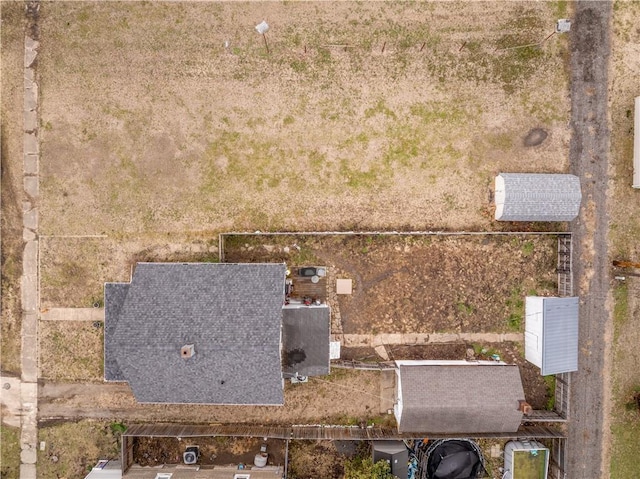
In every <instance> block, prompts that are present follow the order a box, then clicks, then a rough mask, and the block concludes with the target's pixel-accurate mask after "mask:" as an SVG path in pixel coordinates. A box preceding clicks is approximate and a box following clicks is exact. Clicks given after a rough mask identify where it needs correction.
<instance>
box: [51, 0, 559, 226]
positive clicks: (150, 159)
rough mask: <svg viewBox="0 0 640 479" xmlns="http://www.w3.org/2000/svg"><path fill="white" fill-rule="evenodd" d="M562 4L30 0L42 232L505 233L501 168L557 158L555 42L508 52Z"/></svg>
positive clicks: (547, 28)
mask: <svg viewBox="0 0 640 479" xmlns="http://www.w3.org/2000/svg"><path fill="white" fill-rule="evenodd" d="M487 5H490V6H489V7H487ZM557 5H558V4H557V3H555V2H493V3H491V4H486V3H478V2H465V1H461V2H417V3H407V2H316V3H308V2H305V3H297V2H284V3H273V2H262V3H255V2H254V3H251V4H242V3H224V2H205V3H190V2H176V3H155V2H146V3H145V2H129V3H126V4H123V5H117V6H115V5H114V4H110V3H99V4H96V3H93V2H64V3H63V2H52V3H48V4H46V5H43V7H42V8H41V13H40V28H41V42H42V46H41V53H40V56H39V60H38V62H39V63H38V68H39V74H40V78H41V89H42V92H43V95H42V101H41V114H42V128H41V138H42V148H41V150H42V161H41V175H40V178H41V185H40V187H41V200H42V201H41V210H40V228H41V230H42V232H43V233H44V234H86V233H89V234H95V233H108V234H110V235H111V234H115V235H118V234H123V233H128V234H144V233H150V232H151V233H158V232H159V233H165V232H183V231H203V230H215V231H220V230H230V229H237V230H252V231H253V230H256V229H260V230H283V229H288V230H333V229H343V230H344V229H360V230H362V229H379V228H384V229H396V228H398V227H400V226H402V227H406V228H411V229H428V228H446V229H463V228H464V229H484V228H500V227H502V226H501V225H498V224H496V223H495V222H493V221H492V219H491V211H490V201H489V190H490V185H491V182H492V180H493V177H494V176H495V174H496V173H497V172H499V171H503V170H507V171H522V170H527V171H541V172H542V171H544V172H562V171H565V170H566V168H567V166H568V164H567V155H566V150H567V146H568V140H569V130H568V127H567V121H568V118H569V102H568V88H567V78H568V77H567V74H566V58H567V55H568V48H567V38H566V37H564V36H554V37H552V38H551V39H550V40H549V41H547V42H546V43H544V44H543V45H542V46H541V47H527V48H519V49H514V48H512V47H515V46H521V45H524V44H530V43H534V42H539V41H541V40H542V39H543V38H545V37H546V36H547V35H548V34H549V33H551V32H552V31H553V29H554V26H555V21H556V19H557V15H558V6H557ZM263 19H266V20H267V21H268V23H269V25H270V27H271V28H270V30H269V33H268V35H267V39H268V41H269V45H270V53H267V52H266V50H265V48H264V44H263V39H262V38H260V36H259V35H258V34H257V33H256V32H255V29H254V26H255V25H256V24H257V23H259V22H260V21H261V20H263ZM460 19H464V21H460ZM225 41H228V42H229V47H228V48H225V47H224V45H225ZM131 78H135V79H136V81H135V82H132V81H131ZM535 127H539V128H543V129H545V130H546V131H547V132H548V133H549V136H548V138H547V140H546V141H545V143H543V144H542V145H540V146H539V147H535V148H527V147H525V146H524V145H523V143H522V140H523V138H524V136H526V134H527V133H528V132H529V130H530V129H532V128H535Z"/></svg>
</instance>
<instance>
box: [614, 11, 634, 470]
mask: <svg viewBox="0 0 640 479" xmlns="http://www.w3.org/2000/svg"><path fill="white" fill-rule="evenodd" d="M639 15H640V4H638V3H637V2H624V1H616V2H615V3H614V8H613V52H612V59H613V62H612V72H611V74H610V75H609V78H611V84H612V88H611V92H612V102H611V109H610V114H611V123H612V125H611V147H612V154H611V157H610V158H611V167H610V175H611V179H612V181H610V184H611V185H612V195H613V196H612V199H611V202H612V207H611V208H610V217H611V231H610V245H611V248H610V249H611V256H612V258H611V259H613V260H624V261H631V262H640V242H639V241H638V238H640V200H639V196H638V195H639V194H640V193H639V192H638V191H636V190H633V189H632V188H631V184H632V174H633V161H632V159H633V135H634V132H633V121H634V112H633V108H634V97H635V96H637V95H638V84H637V76H638V75H637V74H638V71H640V56H639V55H638V51H637V45H638V44H639V43H640V31H638V29H637V25H636V23H637V22H636V20H637V18H638V16H639ZM635 134H636V135H637V134H639V132H637V131H636V132H635ZM633 272H636V273H637V272H638V271H637V270H635V271H633V270H614V271H613V272H612V273H613V274H615V275H619V276H625V273H633ZM613 299H614V301H615V304H614V308H613V316H614V317H613V325H614V334H613V357H612V359H613V360H612V361H611V364H612V367H613V371H611V391H612V401H611V406H612V410H611V433H612V435H613V445H612V448H611V454H610V457H611V469H610V473H611V476H610V477H611V478H612V479H623V478H628V477H635V476H637V475H638V460H637V458H638V456H639V455H640V441H638V438H639V437H640V414H639V413H638V411H637V408H635V406H634V405H633V404H631V403H632V402H633V392H634V390H635V389H636V388H637V387H639V386H640V370H638V364H640V353H639V352H638V344H640V278H637V277H634V276H631V275H626V281H625V282H624V283H622V284H620V283H619V284H617V285H616V286H615V288H614V290H613Z"/></svg>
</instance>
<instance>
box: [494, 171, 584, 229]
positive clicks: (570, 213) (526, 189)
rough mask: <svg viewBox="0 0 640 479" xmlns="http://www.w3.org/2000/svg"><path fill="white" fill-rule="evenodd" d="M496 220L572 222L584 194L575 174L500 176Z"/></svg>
mask: <svg viewBox="0 0 640 479" xmlns="http://www.w3.org/2000/svg"><path fill="white" fill-rule="evenodd" d="M495 188H496V190H495V202H496V216H495V218H496V220H499V221H572V220H574V219H575V218H576V217H577V216H578V213H579V212H580V202H581V201H582V193H581V191H580V179H579V178H578V177H577V176H575V175H564V174H544V173H500V174H499V175H498V176H496V185H495Z"/></svg>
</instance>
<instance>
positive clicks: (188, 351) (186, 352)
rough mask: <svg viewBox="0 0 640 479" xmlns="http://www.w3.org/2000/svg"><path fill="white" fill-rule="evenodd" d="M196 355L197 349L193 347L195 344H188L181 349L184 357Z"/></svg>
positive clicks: (181, 354)
mask: <svg viewBox="0 0 640 479" xmlns="http://www.w3.org/2000/svg"><path fill="white" fill-rule="evenodd" d="M195 355H196V350H195V349H194V348H193V344H187V345H186V346H182V349H181V350H180V356H182V357H183V358H184V359H187V358H192V357H194V356H195Z"/></svg>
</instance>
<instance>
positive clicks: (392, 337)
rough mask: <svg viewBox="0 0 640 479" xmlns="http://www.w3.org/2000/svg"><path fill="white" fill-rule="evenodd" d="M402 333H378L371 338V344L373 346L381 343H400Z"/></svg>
mask: <svg viewBox="0 0 640 479" xmlns="http://www.w3.org/2000/svg"><path fill="white" fill-rule="evenodd" d="M402 336H403V335H402V334H400V333H397V334H378V335H377V336H373V338H372V339H371V345H372V346H373V347H375V346H379V345H381V344H402Z"/></svg>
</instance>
